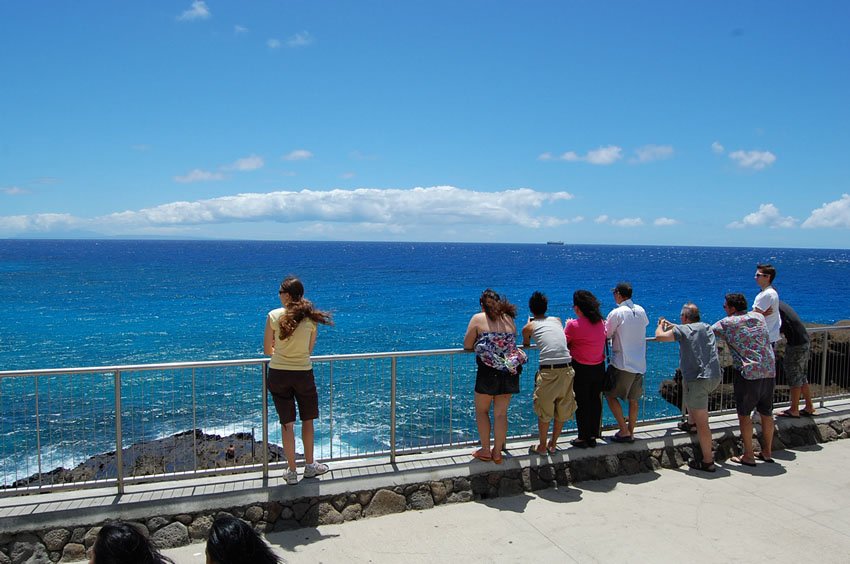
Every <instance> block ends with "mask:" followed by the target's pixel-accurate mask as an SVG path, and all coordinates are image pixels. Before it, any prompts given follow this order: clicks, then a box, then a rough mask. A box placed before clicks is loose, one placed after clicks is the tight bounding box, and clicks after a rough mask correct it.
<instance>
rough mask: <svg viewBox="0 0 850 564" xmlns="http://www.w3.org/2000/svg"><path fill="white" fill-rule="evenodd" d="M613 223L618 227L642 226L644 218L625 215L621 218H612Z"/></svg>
mask: <svg viewBox="0 0 850 564" xmlns="http://www.w3.org/2000/svg"><path fill="white" fill-rule="evenodd" d="M611 225H616V226H617V227H640V226H641V225H643V220H642V219H641V218H639V217H624V218H621V219H612V220H611Z"/></svg>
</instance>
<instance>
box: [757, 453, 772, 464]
mask: <svg viewBox="0 0 850 564" xmlns="http://www.w3.org/2000/svg"><path fill="white" fill-rule="evenodd" d="M756 458H758V459H759V460H761V461H763V462H769V463H771V464H773V463H775V462H776V461H775V460H774V459H772V458H765V456H764V455H763V454H762V453H758V454H757V455H756Z"/></svg>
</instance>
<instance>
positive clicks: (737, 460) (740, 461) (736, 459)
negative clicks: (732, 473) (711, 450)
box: [729, 456, 756, 467]
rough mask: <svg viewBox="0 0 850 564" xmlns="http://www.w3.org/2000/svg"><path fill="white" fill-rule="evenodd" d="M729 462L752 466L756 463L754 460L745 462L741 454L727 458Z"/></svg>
mask: <svg viewBox="0 0 850 564" xmlns="http://www.w3.org/2000/svg"><path fill="white" fill-rule="evenodd" d="M729 462H734V463H735V464H743V465H744V466H753V467H754V466H755V465H756V463H755V462H747V461H746V460H744V457H742V456H733V457H732V458H730V459H729Z"/></svg>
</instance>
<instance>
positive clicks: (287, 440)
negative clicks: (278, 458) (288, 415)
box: [281, 421, 295, 470]
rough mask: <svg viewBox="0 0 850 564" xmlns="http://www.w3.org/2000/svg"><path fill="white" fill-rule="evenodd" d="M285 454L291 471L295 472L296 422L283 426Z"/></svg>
mask: <svg viewBox="0 0 850 564" xmlns="http://www.w3.org/2000/svg"><path fill="white" fill-rule="evenodd" d="M281 433H282V434H283V453H284V454H285V455H286V464H287V465H288V466H289V469H290V470H295V422H294V421H290V422H289V423H287V424H286V425H284V426H283V429H282V431H281Z"/></svg>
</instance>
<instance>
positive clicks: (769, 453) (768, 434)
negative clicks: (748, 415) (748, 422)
mask: <svg viewBox="0 0 850 564" xmlns="http://www.w3.org/2000/svg"><path fill="white" fill-rule="evenodd" d="M761 438H762V440H761V455H762V457H764V458H766V459H771V458H773V416H772V415H762V416H761Z"/></svg>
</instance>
